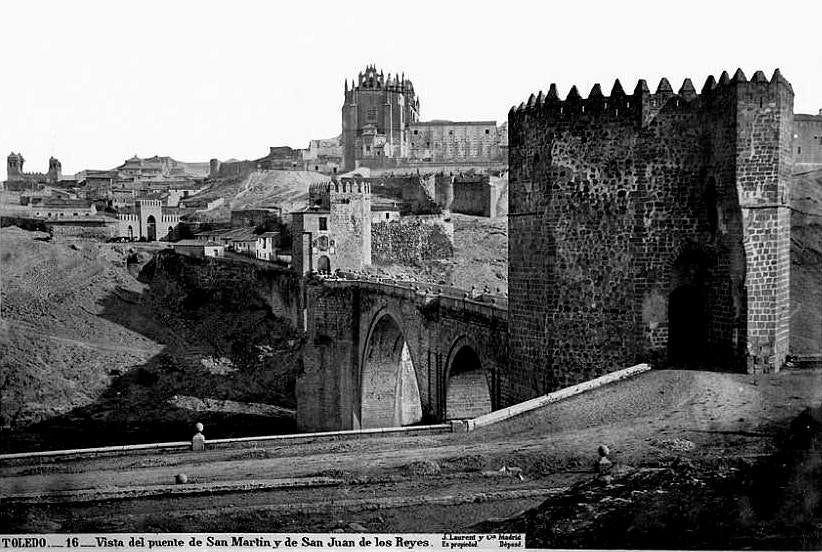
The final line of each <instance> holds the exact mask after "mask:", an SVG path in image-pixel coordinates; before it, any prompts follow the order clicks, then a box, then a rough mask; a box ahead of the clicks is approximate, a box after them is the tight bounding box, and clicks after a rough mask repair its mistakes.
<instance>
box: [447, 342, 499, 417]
mask: <svg viewBox="0 0 822 552" xmlns="http://www.w3.org/2000/svg"><path fill="white" fill-rule="evenodd" d="M491 409H492V402H491V385H490V382H489V381H488V374H487V372H486V370H485V369H484V368H483V366H482V361H480V357H479V353H478V348H477V346H476V344H475V343H474V342H473V341H472V340H471V339H469V338H468V337H466V336H462V337H460V338H459V339H457V340H456V341H455V342H454V344H453V345H452V346H451V351H450V352H449V353H448V362H447V364H446V372H445V419H446V420H456V419H465V418H475V417H477V416H481V415H483V414H487V413H489V412H491Z"/></svg>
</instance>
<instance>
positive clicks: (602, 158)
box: [508, 70, 793, 400]
mask: <svg viewBox="0 0 822 552" xmlns="http://www.w3.org/2000/svg"><path fill="white" fill-rule="evenodd" d="M508 121H509V140H510V151H509V165H510V194H511V195H510V211H509V225H510V240H509V257H510V269H509V271H510V272H509V282H510V283H509V286H510V298H509V305H510V306H509V308H510V311H509V312H510V314H509V316H510V321H511V322H510V332H509V335H510V336H511V338H510V366H511V370H512V372H511V374H510V376H509V377H510V378H511V381H510V382H508V383H509V388H510V389H512V397H509V400H522V399H525V398H529V397H533V396H535V395H538V394H541V393H544V392H546V391H550V390H552V389H555V388H558V387H562V386H565V385H569V384H572V383H577V382H579V381H581V380H584V379H588V378H591V377H594V376H597V375H600V374H602V373H605V372H608V371H612V370H616V369H619V368H623V367H627V366H629V365H632V364H635V363H637V362H643V361H652V362H654V363H655V364H656V365H672V366H685V367H700V368H712V369H725V370H740V371H744V370H746V369H747V370H748V371H776V370H778V369H779V368H780V366H781V365H782V363H783V362H784V360H785V356H786V354H787V353H788V322H789V314H790V313H789V296H788V291H789V287H788V286H789V269H790V259H789V249H790V221H789V207H788V198H789V183H790V174H791V167H792V165H793V159H792V149H791V139H792V135H791V130H792V126H793V91H792V89H791V85H790V84H789V83H788V82H787V81H786V80H785V79H784V78H783V77H782V76H781V74H780V73H779V71H778V70H777V71H776V72H775V73H774V75H773V77H772V78H771V79H770V81H769V80H768V79H767V78H766V77H765V75H764V74H763V73H762V72H761V71H757V72H756V73H755V74H754V75H753V78H752V79H751V80H750V81H748V80H747V78H746V77H745V75H744V74H743V73H742V71H741V70H739V71H737V72H736V74H735V75H734V76H733V77H732V78H731V77H730V76H729V75H728V74H727V73H723V74H722V76H721V77H720V79H719V82H716V81H715V80H714V78H713V77H709V78H708V80H707V81H706V83H705V85H704V87H703V88H702V91H701V93H699V94H698V93H697V92H696V90H695V89H694V86H693V84H692V83H691V80H690V79H686V80H685V82H684V83H683V85H682V87H681V88H680V89H679V91H678V93H674V91H673V89H672V87H671V85H670V83H669V82H668V81H667V79H662V81H661V82H660V84H659V86H658V88H657V90H656V93H654V94H651V93H650V91H649V90H648V87H647V85H646V83H645V81H640V82H639V83H638V84H637V86H636V88H635V90H634V92H633V94H626V93H625V92H624V90H623V89H622V86H621V84H620V83H619V81H616V82H615V83H614V86H613V89H612V91H611V94H610V96H604V95H603V94H602V90H601V88H600V85H599V84H597V85H596V86H594V88H593V89H592V90H591V93H590V94H589V96H588V98H586V99H583V98H582V97H581V96H580V94H579V92H578V91H577V88H576V87H573V88H572V89H571V91H570V93H569V94H568V96H567V98H566V99H565V100H564V101H563V100H560V99H559V97H558V94H557V89H556V86H555V85H551V87H550V89H549V90H548V92H547V94H544V93H543V92H540V93H539V94H538V95H534V94H532V95H531V97H530V98H529V99H528V101H527V103H526V102H523V104H521V105H520V106H519V107H518V108H512V110H511V112H510V113H509V116H508Z"/></svg>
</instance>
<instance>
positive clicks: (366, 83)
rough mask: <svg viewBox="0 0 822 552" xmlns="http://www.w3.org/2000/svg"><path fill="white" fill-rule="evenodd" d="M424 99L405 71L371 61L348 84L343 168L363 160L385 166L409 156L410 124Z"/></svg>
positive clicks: (345, 104)
mask: <svg viewBox="0 0 822 552" xmlns="http://www.w3.org/2000/svg"><path fill="white" fill-rule="evenodd" d="M419 110H420V103H419V99H418V98H417V97H416V96H415V94H414V85H413V84H412V83H411V81H410V80H407V79H406V78H405V75H402V76H399V75H394V77H393V79H392V77H391V74H390V73H389V74H388V78H387V79H386V78H385V77H384V76H383V73H382V71H380V72H377V69H376V67H374V66H373V65H370V66H368V67H366V68H365V71H364V72H362V73H360V74H359V75H358V77H357V80H356V81H352V83H351V89H350V90H349V88H348V79H346V81H345V101H344V102H343V107H342V145H343V170H346V171H349V170H352V169H354V168H356V167H357V166H359V164H360V163H361V162H363V163H364V164H373V165H375V166H383V165H385V164H386V163H390V161H387V160H390V159H396V158H401V157H405V156H406V155H407V152H406V150H407V148H408V136H407V132H408V130H407V129H408V125H409V124H411V123H414V122H416V121H417V120H418V119H419Z"/></svg>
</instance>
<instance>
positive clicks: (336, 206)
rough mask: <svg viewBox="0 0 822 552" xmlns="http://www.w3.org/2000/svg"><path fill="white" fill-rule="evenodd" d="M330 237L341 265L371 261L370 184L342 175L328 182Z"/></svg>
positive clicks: (348, 266) (343, 266)
mask: <svg viewBox="0 0 822 552" xmlns="http://www.w3.org/2000/svg"><path fill="white" fill-rule="evenodd" d="M329 207H330V211H331V217H330V221H329V225H330V228H331V236H330V237H331V239H332V240H334V248H335V249H334V253H335V255H336V259H337V265H338V266H339V267H340V268H343V269H346V268H362V267H364V266H368V265H370V264H371V184H369V183H368V182H365V181H363V180H359V179H354V178H342V179H340V180H339V181H338V182H332V183H331V185H330V186H329Z"/></svg>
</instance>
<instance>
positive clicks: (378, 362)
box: [359, 309, 422, 429]
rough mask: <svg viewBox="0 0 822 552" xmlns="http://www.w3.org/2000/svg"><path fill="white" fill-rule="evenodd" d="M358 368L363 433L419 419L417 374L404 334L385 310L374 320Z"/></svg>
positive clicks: (419, 400)
mask: <svg viewBox="0 0 822 552" xmlns="http://www.w3.org/2000/svg"><path fill="white" fill-rule="evenodd" d="M361 366H362V370H361V377H360V413H359V414H360V426H361V427H362V428H363V429H370V428H377V427H398V426H405V425H411V424H414V423H417V422H419V421H420V420H421V419H422V402H421V399H420V389H419V383H418V380H417V372H416V368H415V366H414V362H413V360H412V357H411V351H410V349H409V347H408V343H407V341H406V336H405V332H404V331H403V329H402V327H401V326H400V323H399V322H398V321H397V318H396V317H395V316H394V315H392V314H391V313H389V312H388V310H386V309H384V310H381V311H380V312H379V313H378V314H377V315H376V316H375V317H374V319H373V322H372V324H371V327H370V329H369V331H368V337H367V339H366V342H365V348H364V351H363V357H362V364H361Z"/></svg>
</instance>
